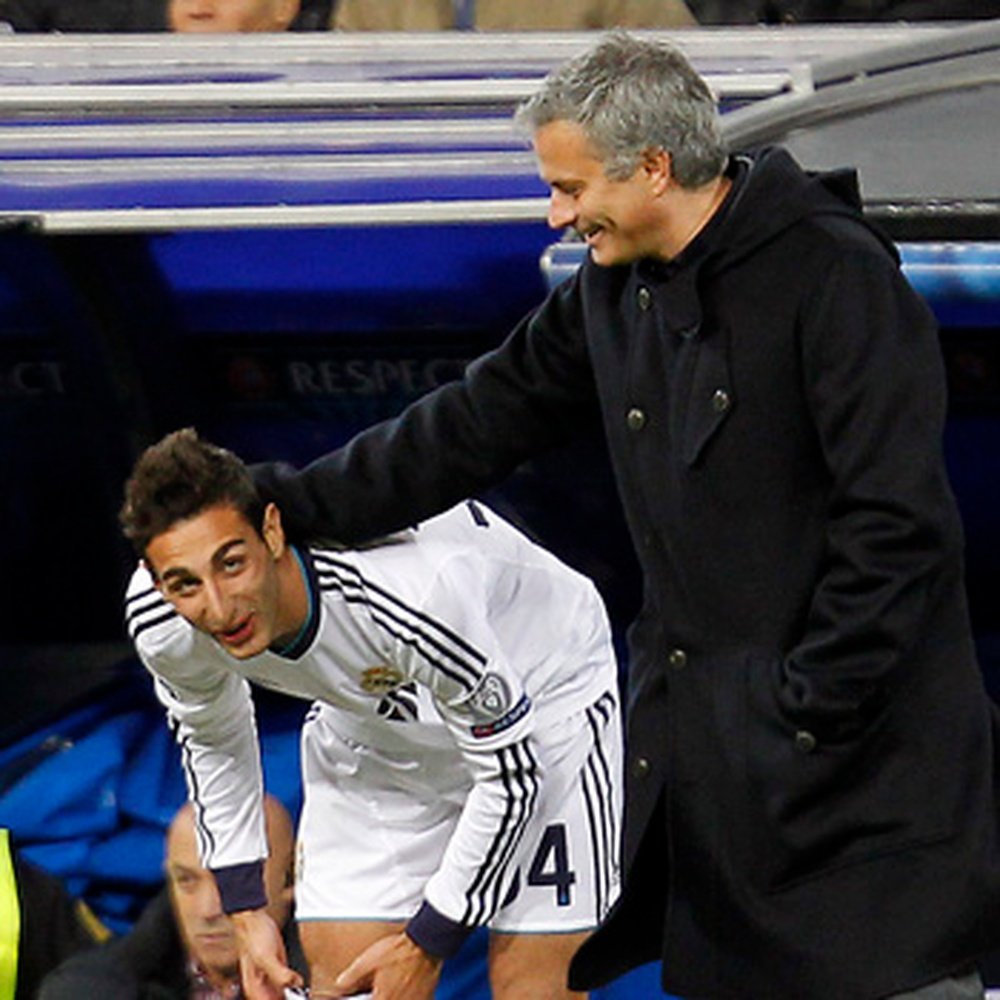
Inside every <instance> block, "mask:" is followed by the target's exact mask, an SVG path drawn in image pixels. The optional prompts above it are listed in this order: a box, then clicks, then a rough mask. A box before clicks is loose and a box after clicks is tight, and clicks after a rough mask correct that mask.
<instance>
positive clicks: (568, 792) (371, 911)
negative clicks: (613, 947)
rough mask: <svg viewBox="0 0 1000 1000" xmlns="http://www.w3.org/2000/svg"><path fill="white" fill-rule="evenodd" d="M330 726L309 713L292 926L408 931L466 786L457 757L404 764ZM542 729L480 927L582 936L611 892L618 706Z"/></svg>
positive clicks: (616, 832) (605, 703)
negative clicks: (507, 855) (534, 796)
mask: <svg viewBox="0 0 1000 1000" xmlns="http://www.w3.org/2000/svg"><path fill="white" fill-rule="evenodd" d="M335 719H336V710H334V709H330V708H329V707H328V706H325V705H320V704H317V705H316V706H314V707H313V709H312V710H311V711H310V713H309V718H308V719H307V721H306V724H305V726H304V727H303V730H302V772H303V785H304V806H303V811H302V819H301V822H300V825H299V835H298V837H299V842H298V851H297V859H296V886H295V912H296V919H298V920H351V921H363V920H379V921H405V920H407V919H409V918H410V917H411V916H413V914H414V913H416V911H417V910H418V909H419V907H420V903H421V901H422V900H423V894H424V886H425V885H426V884H427V882H428V880H429V879H430V877H431V876H432V875H433V874H434V873H435V871H436V870H437V868H438V866H439V865H440V862H441V858H442V856H443V855H444V851H445V848H446V846H447V844H448V842H449V840H450V838H451V835H452V831H453V830H454V828H455V825H456V823H457V821H458V817H459V814H460V812H461V810H462V806H463V805H464V802H465V798H466V796H467V794H468V792H469V789H470V787H471V782H470V779H469V777H468V775H467V773H466V771H465V769H464V768H463V767H462V765H461V761H460V758H459V756H458V751H457V750H456V749H455V748H448V749H437V748H435V749H422V750H421V752H420V758H419V760H418V759H416V758H414V757H410V758H406V759H404V758H401V757H399V756H398V755H388V754H385V753H382V752H380V751H376V750H373V749H371V748H370V747H365V746H361V745H359V744H357V743H354V742H352V741H349V740H348V739H346V738H345V737H342V736H341V735H339V734H338V732H337V731H336V729H335V728H334V720H335ZM540 728H541V729H544V732H543V733H540V734H539V737H538V750H539V754H540V756H541V758H542V761H543V766H544V767H545V771H544V773H545V775H546V779H545V780H546V783H545V785H544V786H543V794H542V795H541V797H540V799H539V802H538V807H537V810H536V813H535V816H534V817H533V819H532V823H531V825H530V826H529V827H528V829H527V830H526V832H525V839H524V842H523V848H522V851H521V856H522V859H523V860H522V863H521V865H520V868H519V870H518V873H517V876H516V878H515V879H514V883H513V885H512V886H511V891H510V892H509V893H508V901H507V903H505V905H504V906H503V907H501V908H500V910H498V911H497V913H496V914H495V916H494V918H493V920H492V921H490V924H489V926H490V927H491V928H492V929H493V930H495V931H500V932H506V933H569V932H574V931H584V930H591V929H593V928H594V927H596V926H597V924H598V923H599V922H600V920H601V918H602V917H603V916H604V914H605V913H606V912H607V910H608V909H609V907H610V906H611V904H612V903H613V902H614V901H615V899H617V897H618V892H619V888H620V869H619V864H620V857H619V847H620V844H619V841H620V835H621V808H622V784H621V769H622V760H621V745H622V737H621V720H620V710H619V706H618V699H617V695H616V694H613V693H611V692H609V693H607V694H605V695H603V696H602V697H601V698H600V699H598V700H597V701H596V702H595V703H594V704H593V705H591V706H590V707H588V708H587V709H585V710H584V711H581V712H578V713H576V714H575V715H572V716H570V717H569V718H566V719H563V720H560V721H559V722H558V723H557V724H555V725H552V724H547V725H545V726H544V727H540Z"/></svg>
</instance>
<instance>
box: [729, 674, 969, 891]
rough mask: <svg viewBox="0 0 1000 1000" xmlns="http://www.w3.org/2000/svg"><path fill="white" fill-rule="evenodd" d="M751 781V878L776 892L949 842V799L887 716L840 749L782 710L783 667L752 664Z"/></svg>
mask: <svg viewBox="0 0 1000 1000" xmlns="http://www.w3.org/2000/svg"><path fill="white" fill-rule="evenodd" d="M746 679H747V713H746V742H745V753H746V775H747V789H746V792H747V810H748V818H749V829H748V833H749V838H748V842H749V847H750V854H751V857H750V861H751V864H752V868H751V870H752V871H754V872H756V873H757V877H758V878H760V879H761V880H762V885H761V888H763V889H765V890H770V891H778V890H780V889H782V888H785V887H790V886H792V885H794V884H796V883H799V882H803V881H806V880H808V879H812V878H817V877H820V876H822V875H824V874H826V873H828V872H831V871H834V870H836V869H839V868H843V867H846V866H848V865H853V864H859V863H863V862H866V861H870V860H873V859H875V858H877V857H879V856H881V855H884V854H887V853H890V852H895V851H898V850H901V849H904V848H907V847H911V846H916V845H918V844H924V843H929V842H932V841H936V840H940V839H942V838H944V837H947V836H950V835H951V834H952V833H953V832H954V831H953V830H952V829H951V828H950V824H949V820H948V814H947V810H946V808H945V807H944V806H943V805H941V804H940V802H939V800H940V799H942V798H944V797H942V796H935V795H934V793H933V790H932V789H928V788H927V786H926V777H925V775H924V773H923V770H922V768H921V767H920V766H919V762H918V761H916V760H914V756H913V753H912V751H911V750H910V749H909V746H910V741H909V740H908V739H907V735H906V732H905V727H904V726H901V725H900V724H899V723H898V722H897V720H896V718H895V716H894V708H895V706H893V705H889V706H887V707H886V708H885V709H884V710H883V711H882V712H881V713H879V714H878V715H876V716H875V717H873V718H870V719H863V720H861V719H859V720H856V724H852V720H849V719H848V720H844V723H845V724H844V725H843V726H842V727H840V732H841V733H842V734H847V735H839V736H838V737H837V738H836V739H831V738H829V737H824V736H822V735H821V734H819V733H816V732H814V731H813V730H811V729H810V728H809V726H808V724H807V723H803V724H799V723H797V722H796V720H795V719H792V718H789V717H788V716H787V715H786V714H785V713H784V712H783V710H782V708H781V702H780V698H779V694H780V686H781V684H782V682H783V680H782V671H781V660H780V658H778V657H774V658H765V657H750V658H749V659H748V661H747V677H746Z"/></svg>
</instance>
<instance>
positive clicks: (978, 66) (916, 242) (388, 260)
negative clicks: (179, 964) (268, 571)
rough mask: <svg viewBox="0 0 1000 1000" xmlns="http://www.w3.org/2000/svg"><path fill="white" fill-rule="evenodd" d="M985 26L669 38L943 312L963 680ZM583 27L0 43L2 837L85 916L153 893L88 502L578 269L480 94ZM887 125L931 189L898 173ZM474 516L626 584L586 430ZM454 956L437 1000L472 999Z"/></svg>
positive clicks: (266, 443)
mask: <svg viewBox="0 0 1000 1000" xmlns="http://www.w3.org/2000/svg"><path fill="white" fill-rule="evenodd" d="M996 29H997V26H996V25H995V24H993V25H976V26H975V27H974V29H973V31H974V32H975V34H974V35H973V34H972V33H970V31H968V30H966V29H960V28H954V27H949V28H943V27H940V26H923V27H920V28H917V27H912V26H910V27H884V26H880V27H854V28H845V27H836V28H835V27H832V26H831V27H828V28H808V29H807V28H801V29H784V28H782V29H780V30H776V29H764V28H760V29H702V30H699V31H697V32H687V33H682V32H678V33H675V34H674V35H673V36H672V38H673V40H674V41H676V42H677V43H678V44H680V45H681V46H682V47H684V48H685V49H686V50H687V51H688V52H689V54H690V55H691V57H692V59H693V60H694V61H695V63H696V65H698V67H699V68H700V69H701V70H702V72H703V73H704V74H705V75H706V77H707V78H708V79H709V81H710V82H711V83H712V85H713V86H714V87H715V89H716V91H717V93H718V94H719V97H720V100H721V102H722V105H723V108H724V109H725V111H726V117H725V123H726V125H727V127H728V128H729V130H730V136H731V137H732V139H733V141H734V143H735V144H738V145H755V144H759V143H761V142H771V141H781V142H783V143H787V144H789V145H790V146H791V147H792V149H793V151H794V152H796V153H797V155H799V157H800V158H801V159H802V160H803V161H804V162H807V163H809V164H812V165H815V166H817V167H825V166H831V165H835V164H841V163H860V165H861V168H862V179H863V182H864V187H865V194H866V201H867V203H868V208H869V211H870V212H871V213H872V214H873V215H874V216H875V217H876V218H877V219H878V220H879V221H880V222H881V223H882V224H883V225H885V226H886V228H888V229H889V231H890V233H891V234H892V235H893V236H894V237H895V238H896V239H897V240H898V241H899V242H900V245H901V250H902V254H903V259H904V266H905V269H906V273H907V275H908V277H909V278H910V280H911V281H912V282H913V283H914V285H915V286H916V287H917V288H918V290H920V291H921V292H922V293H923V294H924V295H925V296H926V297H927V299H928V301H929V302H930V303H931V305H932V307H933V308H934V309H935V311H936V313H937V315H938V317H939V319H940V321H941V324H942V349H943V351H944V354H945V359H946V362H947V365H948V370H949V375H950V379H951V389H952V412H951V415H950V419H949V426H948V430H947V440H946V447H947V449H948V455H949V461H950V465H951V471H952V476H953V481H954V485H955V489H956V493H957V495H958V498H959V502H960V506H961V508H962V512H963V516H964V518H965V524H966V530H967V535H968V539H969V547H968V551H969V559H968V567H969V587H970V597H971V600H972V607H973V613H974V615H975V624H976V630H977V639H978V641H979V643H980V650H981V653H982V659H983V663H984V670H985V671H986V673H987V680H988V683H990V684H991V686H992V687H993V690H994V692H997V691H998V689H1000V683H998V680H997V678H998V675H1000V619H998V609H997V607H996V606H995V600H994V598H993V594H995V593H996V591H997V589H998V588H997V583H998V581H997V576H998V572H1000V571H998V569H997V567H998V566H1000V520H998V518H997V517H996V515H995V511H996V510H997V509H998V501H1000V455H998V451H1000V423H998V420H1000V339H998V329H997V328H998V325H1000V221H998V220H1000V211H998V190H997V185H996V183H995V177H994V178H993V179H992V180H991V179H990V178H989V176H988V174H989V166H987V165H988V164H990V163H992V159H993V151H992V150H991V149H989V148H988V147H989V144H990V140H989V138H988V137H990V136H993V137H995V135H996V134H998V129H997V121H996V116H997V113H998V111H997V109H1000V101H997V100H996V97H997V93H996V91H997V87H998V85H1000V82H998V79H997V69H996V68H995V66H996V63H997V60H996V58H995V46H996V38H997V30H996ZM591 41H592V39H590V38H587V37H585V36H581V35H574V34H564V35H553V36H550V35H545V36H492V37H485V36H477V37H462V38H461V39H455V38H453V37H451V36H406V37H402V36H397V37H392V38H390V37H388V36H373V37H371V38H365V39H357V38H348V37H344V36H337V37H334V36H331V37H320V36H309V37H305V36H295V37H292V36H289V37H281V38H267V39H261V38H259V37H256V36H255V37H253V38H250V37H246V38H229V39H225V40H219V39H192V38H181V37H157V38H155V39H153V38H145V37H142V36H129V37H122V38H115V39H110V38H101V37H93V38H80V37H79V36H77V37H76V38H70V37H64V38H16V37H12V38H6V37H0V432H2V433H0V462H2V467H3V470H4V475H3V477H2V480H0V513H2V515H3V517H4V523H5V524H6V525H7V526H8V531H7V532H6V533H5V538H4V541H3V543H2V544H3V550H2V553H0V566H2V567H3V569H2V571H0V636H2V637H3V640H2V645H0V683H2V684H3V685H4V687H3V691H4V693H5V695H6V697H5V699H4V704H5V706H6V707H5V709H4V711H3V712H2V713H0V826H8V827H10V828H11V829H12V830H13V832H14V834H15V836H16V838H17V839H18V841H19V843H20V844H21V846H22V848H23V849H24V852H25V854H26V855H27V856H28V857H30V858H32V859H33V860H35V861H37V862H38V863H41V864H43V865H44V866H46V867H48V868H50V869H51V870H53V871H55V872H56V873H57V874H60V875H62V876H63V877H64V878H66V879H67V881H68V883H69V885H70V887H71V888H72V889H73V890H74V891H77V892H80V893H82V894H85V895H86V896H87V898H88V901H90V902H91V904H92V905H93V906H94V908H95V909H96V910H97V911H98V912H99V913H100V914H101V915H102V916H103V917H104V918H105V919H106V920H108V921H109V922H110V923H111V924H112V925H114V926H116V927H119V928H124V927H126V926H127V925H128V924H129V922H130V921H131V920H132V919H133V918H134V916H135V915H136V913H137V911H138V908H139V906H140V905H141V903H142V901H143V899H144V898H145V897H147V896H148V895H149V894H150V892H151V891H152V890H153V888H154V887H155V885H156V884H157V883H158V882H159V877H160V876H159V863H160V850H161V842H162V834H163V829H164V827H165V824H166V822H167V821H168V819H169V817H170V815H171V814H172V813H173V811H174V810H175V809H176V808H177V806H178V805H179V804H180V802H181V800H182V798H183V788H182V786H181V782H180V775H179V769H178V766H177V760H176V757H175V754H174V750H173V747H172V745H171V744H170V743H169V737H168V734H167V732H166V727H165V726H163V725H162V723H161V720H160V711H159V709H158V707H157V706H156V705H154V704H153V702H152V698H151V694H150V692H149V690H148V683H147V682H146V679H145V678H144V677H143V676H142V673H141V669H140V668H138V667H137V665H136V663H135V661H134V660H133V659H132V658H131V656H130V652H129V649H128V647H127V645H126V644H125V642H124V640H123V635H122V629H121V625H120V612H119V607H120V598H121V593H122V589H123V586H124V582H125V580H126V579H127V576H128V573H129V572H130V570H131V563H132V556H131V554H130V553H129V552H128V551H127V550H126V548H125V546H124V544H123V543H122V542H121V540H120V539H119V536H118V531H117V527H116V522H115V515H116V511H117V507H118V503H119V497H120V491H121V485H122V482H123V481H124V478H125V476H126V474H127V472H128V469H129V467H130V465H131V462H132V460H133V458H134V456H135V455H136V453H137V451H138V450H139V449H140V448H141V447H143V446H144V445H145V444H147V443H149V442H150V441H152V440H155V439H156V438H157V437H159V436H160V435H161V434H162V433H165V432H166V431H167V430H170V429H172V428H174V427H177V426H181V425H185V424H194V425H196V426H198V427H199V429H200V430H201V431H202V432H203V433H204V434H205V435H206V436H208V437H210V438H212V439H214V440H217V441H219V442H220V443H222V444H225V445H227V446H229V447H231V448H233V449H234V450H236V451H237V452H239V453H240V454H241V455H243V456H244V457H245V458H247V459H248V460H250V461H255V460H259V459H267V458H274V457H281V458H285V459H288V460H291V461H293V462H305V461H308V460H309V459H310V458H312V457H313V456H315V455H317V454H319V453H321V452H323V451H326V450H328V449H329V448H332V447H334V446H336V445H337V444H339V443H341V442H342V441H345V440H346V439H347V438H349V437H350V436H351V434H352V433H353V432H354V431H356V430H358V429H360V428H361V427H363V426H366V425H367V424H369V423H371V422H372V421H373V420H376V419H379V418H381V417H384V416H389V415H391V414H393V413H395V412H397V411H398V410H399V409H401V408H402V407H403V406H404V405H405V404H406V403H408V402H409V401H410V400H412V399H414V398H416V397H417V396H419V395H421V394H422V393H424V392H426V391H427V390H429V389H431V388H433V387H435V386H436V385H438V384H440V383H441V382H442V381H445V380H447V379H449V378H452V377H454V376H455V375H457V374H458V373H459V372H460V370H461V368H462V366H463V365H464V364H465V362H467V361H468V360H469V359H470V358H472V357H474V356H475V355H476V354H478V353H480V352H481V351H482V350H485V349H487V348H489V347H490V346H492V345H493V344H495V343H497V342H498V341H499V339H500V338H501V337H502V336H503V335H504V334H505V333H506V331H507V330H508V329H509V328H510V326H511V325H512V324H513V323H514V322H516V321H517V320H518V319H519V318H520V317H521V316H522V315H523V314H524V313H525V312H527V311H528V310H529V309H530V308H532V307H533V306H534V305H535V304H536V303H537V302H538V301H540V299H541V298H542V297H543V295H544V294H545V292H546V289H547V287H549V286H550V285H551V284H552V283H553V282H555V281H557V280H560V278H561V277H564V276H565V274H567V273H568V272H569V270H571V269H572V268H574V267H576V266H578V264H579V261H580V259H581V255H582V252H583V249H582V247H581V246H580V245H579V244H574V243H572V242H563V241H559V242H555V243H554V242H553V240H554V236H553V234H552V233H551V232H550V231H549V230H548V229H547V228H546V226H545V221H544V220H545V210H546V191H545V189H544V187H543V185H541V183H540V181H539V180H538V178H537V177H536V175H535V171H534V163H533V159H532V157H531V155H530V152H529V150H528V148H527V144H526V142H525V141H524V140H523V139H522V138H521V137H518V136H516V135H515V134H514V133H513V131H512V129H511V126H510V122H509V114H510V110H511V108H512V106H513V104H514V103H516V101H517V100H518V99H520V98H521V97H523V96H525V95H526V94H527V93H529V92H530V90H531V89H532V88H533V87H534V85H535V83H536V82H537V80H538V78H539V77H540V76H541V74H543V73H544V72H545V71H546V70H547V69H548V68H549V67H550V66H551V65H553V64H555V63H557V62H559V61H561V60H562V59H563V58H565V57H566V56H568V55H570V54H572V53H573V52H575V51H578V50H579V49H581V48H583V47H585V46H586V45H588V44H590V42H591ZM991 46H992V47H991ZM921 67H923V68H921ZM928 76H929V77H930V78H931V79H933V81H934V85H933V86H929V85H928ZM862 80H863V81H864V86H862V85H861V83H862ZM862 92H863V93H862ZM873 92H874V93H875V94H876V96H875V97H874V98H872V97H871V94H872V93H873ZM865 94H867V95H868V98H867V99H866V98H865V97H864V95H865ZM970 101H971V107H970V106H969V104H970ZM921 102H929V103H928V104H927V107H926V108H925V110H924V111H923V112H921V110H920V104H921ZM925 119H926V120H925ZM928 121H930V122H931V124H928ZM897 125H900V126H901V128H897V127H896V126H897ZM907 130H909V131H907ZM914 134H916V135H917V136H919V142H920V144H921V150H922V157H921V160H930V161H932V162H933V163H936V164H937V167H938V171H937V173H936V174H934V175H933V176H920V177H917V176H915V175H916V174H918V173H919V170H918V169H917V166H916V164H915V158H914V157H913V156H912V147H913V143H914V142H915V141H916V140H915V139H914ZM984 144H985V146H986V147H987V148H985V149H984ZM928 149H930V153H928ZM907 150H910V151H911V152H910V153H909V154H908V152H907ZM987 154H988V155H987ZM977 170H978V171H979V172H978V173H977ZM984 177H985V180H984V179H983V178H984ZM539 260H542V262H543V264H542V267H539ZM490 499H491V500H492V502H494V503H496V504H498V505H500V506H501V507H503V508H505V509H506V510H507V511H508V512H512V513H515V514H516V516H518V517H519V518H520V519H521V520H522V521H523V522H524V523H526V524H527V526H528V527H529V528H530V529H531V530H533V531H534V532H535V534H536V535H538V536H539V537H541V538H542V540H543V541H545V542H546V543H547V544H548V545H549V546H550V547H552V548H553V549H555V550H556V551H557V552H558V553H559V554H560V555H562V556H563V557H564V558H566V559H567V560H568V561H569V562H571V563H573V564H574V565H576V566H577V567H579V568H581V569H582V570H583V571H585V572H587V573H588V574H590V575H591V576H592V577H593V578H594V579H595V580H596V581H597V582H598V584H599V586H600V587H601V589H602V591H603V593H604V594H605V597H606V599H607V600H608V603H609V607H610V609H611V612H612V618H613V620H614V622H615V624H616V626H623V625H624V624H625V622H626V621H627V620H628V618H629V617H630V615H631V613H632V611H633V609H634V608H635V605H636V602H637V594H636V593H635V589H634V588H635V586H636V583H635V581H636V574H635V573H634V572H633V568H632V557H631V551H630V547H629V542H628V540H627V537H626V534H625V531H624V528H623V526H622V525H621V523H620V520H619V517H618V514H617V505H616V501H615V499H614V496H613V486H612V484H611V480H610V473H609V470H608V467H607V464H606V462H605V460H604V457H603V446H602V444H601V441H600V438H599V435H598V434H597V432H596V429H595V432H594V433H593V434H592V435H590V436H589V437H588V436H585V437H584V439H583V440H582V441H581V443H580V444H579V445H578V446H576V448H575V449H574V450H573V451H572V452H571V453H570V452H567V453H559V454H553V455H551V456H549V457H547V458H546V459H544V460H540V461H538V462H535V463H532V464H531V466H530V467H525V468H523V469H521V470H518V472H517V473H516V474H515V475H514V476H513V477H512V479H511V480H510V481H509V482H508V483H507V484H505V486H504V487H503V488H502V489H501V490H498V491H497V493H496V494H495V495H494V496H492V497H491V498H490ZM259 707H260V712H261V729H262V738H263V744H264V751H265V771H266V774H267V780H268V783H269V786H270V787H271V788H272V790H273V791H275V792H276V793H277V794H278V795H279V796H280V797H281V798H283V799H284V800H285V801H286V802H287V803H288V804H289V806H290V807H291V808H292V810H293V811H294V810H295V809H296V808H297V806H298V796H299V791H298V775H297V741H296V733H297V728H298V723H299V720H300V718H301V714H302V709H303V706H301V705H298V704H295V703H288V702H287V701H285V700H282V699H280V698H277V697H275V696H262V697H261V698H260V699H259ZM481 948H482V941H481V939H480V938H477V939H474V941H473V942H472V944H471V946H470V949H469V951H468V952H467V955H466V959H465V961H463V962H457V963H455V966H454V968H453V969H452V970H451V971H450V972H449V976H450V977H451V978H450V979H448V980H447V981H446V982H445V983H444V984H443V986H442V992H441V995H442V996H447V997H456V998H457V997H461V998H463V1000H473V998H475V997H477V996H479V995H482V991H483V987H482V984H481V978H482V969H481V965H480V964H479V959H480V958H481ZM654 981H655V970H653V969H652V968H650V969H645V970H640V971H639V972H638V973H636V974H634V975H633V976H632V977H626V979H625V980H623V981H622V982H621V983H618V984H615V986H613V987H611V988H609V989H608V990H607V991H606V992H605V993H602V994H600V995H599V996H601V997H604V998H605V1000H608V998H612V997H614V998H617V1000H625V998H630V997H636V998H638V997H647V996H650V995H653V992H654V991H655V988H656V987H655V985H654Z"/></svg>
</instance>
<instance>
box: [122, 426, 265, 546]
mask: <svg viewBox="0 0 1000 1000" xmlns="http://www.w3.org/2000/svg"><path fill="white" fill-rule="evenodd" d="M220 504H229V505H231V506H233V507H235V508H236V509H237V510H238V511H239V512H240V513H241V514H243V516H244V517H245V518H246V519H247V520H248V521H249V522H250V524H252V525H253V527H254V528H255V529H256V530H257V531H261V530H262V528H263V524H264V503H263V501H262V500H261V498H260V495H259V494H258V492H257V488H256V486H254V482H253V479H252V478H251V476H250V472H249V470H248V469H247V467H246V465H245V464H244V463H243V461H242V460H241V459H240V458H238V457H237V456H236V455H234V454H233V453H232V452H231V451H227V450H226V449H225V448H220V447H218V445H214V444H209V443H208V442H207V441H203V440H202V439H201V438H200V437H198V434H197V432H196V431H195V430H194V429H193V428H191V427H186V428H184V429H183V430H179V431H174V432H173V433H171V434H168V435H167V436H166V437H164V438H162V439H161V440H159V441H158V442H157V443H156V444H154V445H151V446H150V447H149V448H147V449H146V450H145V451H144V452H143V453H142V455H140V456H139V460H138V461H137V462H136V463H135V468H133V470H132V475H131V476H130V477H129V479H128V482H127V483H126V484H125V502H124V504H123V505H122V509H121V512H120V513H119V515H118V519H119V521H120V523H121V526H122V530H123V531H124V533H125V537H126V538H127V539H128V540H129V541H130V542H131V543H132V545H133V546H134V547H135V550H136V552H137V553H138V554H139V555H140V556H144V555H145V554H146V548H147V547H148V545H149V543H150V542H151V541H152V540H153V539H154V538H156V536H157V535H161V534H163V532H165V531H169V530H170V529H171V528H172V527H173V526H174V525H175V524H177V523H178V522H179V521H186V520H187V519H188V518H191V517H195V516H196V515H198V514H200V513H201V512H202V511H205V510H208V509H209V508H210V507H216V506H218V505H220Z"/></svg>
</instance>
